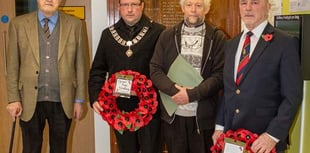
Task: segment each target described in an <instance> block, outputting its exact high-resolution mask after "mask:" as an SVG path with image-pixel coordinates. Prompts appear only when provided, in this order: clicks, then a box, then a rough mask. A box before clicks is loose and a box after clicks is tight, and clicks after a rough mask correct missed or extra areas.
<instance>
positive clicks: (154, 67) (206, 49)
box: [150, 0, 226, 153]
mask: <svg viewBox="0 0 310 153" xmlns="http://www.w3.org/2000/svg"><path fill="white" fill-rule="evenodd" d="M180 4H181V8H182V11H183V13H184V20H183V21H182V22H180V23H179V24H177V25H175V26H174V27H172V28H171V29H168V30H166V31H164V32H163V33H162V34H161V36H160V38H159V40H158V42H157V44H156V47H155V52H154V55H153V57H152V60H151V63H150V75H151V79H152V81H153V83H154V85H155V86H156V87H157V88H158V89H159V90H160V96H161V100H162V105H161V118H162V119H163V120H164V122H163V124H162V125H163V131H164V138H165V143H166V144H167V147H168V152H169V153H206V152H210V147H211V146H212V144H213V142H212V133H213V131H214V122H215V114H216V106H217V103H218V99H219V97H218V96H219V94H218V93H219V91H220V90H221V89H222V86H223V81H222V75H223V74H222V72H223V65H224V52H223V48H224V43H225V42H226V36H225V34H224V33H223V32H222V31H221V30H219V29H218V28H216V27H215V26H212V25H211V24H209V23H207V22H205V21H204V19H205V15H206V14H207V13H208V12H209V10H210V0H180Z"/></svg>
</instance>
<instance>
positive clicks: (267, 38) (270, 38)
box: [262, 34, 273, 42]
mask: <svg viewBox="0 0 310 153" xmlns="http://www.w3.org/2000/svg"><path fill="white" fill-rule="evenodd" d="M262 38H263V39H264V40H265V41H266V42H268V41H271V40H272V38H273V35H272V34H264V35H262Z"/></svg>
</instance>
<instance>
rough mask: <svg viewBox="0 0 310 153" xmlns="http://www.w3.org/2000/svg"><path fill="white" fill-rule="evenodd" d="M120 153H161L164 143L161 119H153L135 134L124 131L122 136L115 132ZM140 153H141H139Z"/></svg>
mask: <svg viewBox="0 0 310 153" xmlns="http://www.w3.org/2000/svg"><path fill="white" fill-rule="evenodd" d="M114 133H115V136H116V141H117V145H118V150H119V153H138V152H139V151H141V153H161V150H162V146H163V145H162V141H160V139H161V134H160V119H159V118H158V117H156V118H153V119H152V121H151V122H150V123H149V124H148V125H147V126H145V127H143V128H140V129H139V130H137V131H135V132H129V131H124V133H123V134H120V133H119V132H118V131H116V130H114ZM139 153H140V152H139Z"/></svg>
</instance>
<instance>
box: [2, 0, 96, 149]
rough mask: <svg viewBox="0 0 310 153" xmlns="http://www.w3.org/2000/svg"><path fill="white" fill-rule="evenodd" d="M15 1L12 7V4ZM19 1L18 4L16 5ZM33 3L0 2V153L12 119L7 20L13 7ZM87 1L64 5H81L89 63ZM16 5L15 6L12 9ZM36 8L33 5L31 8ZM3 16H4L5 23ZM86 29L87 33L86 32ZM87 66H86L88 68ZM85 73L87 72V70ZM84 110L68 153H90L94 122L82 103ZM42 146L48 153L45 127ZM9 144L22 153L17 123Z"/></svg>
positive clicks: (26, 0)
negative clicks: (8, 101)
mask: <svg viewBox="0 0 310 153" xmlns="http://www.w3.org/2000/svg"><path fill="white" fill-rule="evenodd" d="M15 2H16V4H15ZM19 2H21V3H19ZM30 2H31V3H33V2H35V0H15V1H14V0H1V1H0V18H1V21H0V34H1V35H0V153H5V152H8V150H9V142H10V135H11V129H12V119H11V118H10V117H9V115H8V113H7V111H6V105H7V93H6V82H5V63H6V62H5V53H6V52H7V42H8V37H7V35H8V25H9V21H10V20H11V19H12V18H13V17H14V16H15V8H16V9H19V7H20V6H19V5H17V4H25V3H26V4H27V3H30ZM90 2H91V1H90V0H86V1H85V0H66V1H65V4H64V5H65V6H74V7H76V6H82V7H84V10H85V20H83V21H84V27H85V38H86V41H87V44H89V45H88V48H89V50H87V51H86V52H87V55H88V56H87V57H88V58H87V59H88V62H87V63H90V56H89V51H90V50H91V46H90V44H91V43H90V42H91V40H90V39H87V38H91V36H90V34H91V29H90V27H91V16H90V14H91V13H90V12H91V10H90ZM15 6H16V7H15ZM32 7H34V9H36V6H32ZM24 13H27V12H22V13H19V15H20V14H24ZM6 16H7V17H8V22H6V23H5V22H3V21H6V19H7V18H6ZM86 27H88V28H87V30H86ZM89 65H90V64H88V65H87V66H88V67H89ZM87 73H88V71H87ZM84 108H85V110H84V112H85V113H84V115H83V118H82V120H80V121H74V120H73V122H72V126H71V130H70V134H69V138H68V150H67V152H68V153H94V152H95V146H94V144H95V143H94V121H93V111H92V109H91V108H90V107H89V104H88V103H86V104H85V107H84ZM43 139H44V143H43V146H42V153H49V146H48V127H47V126H46V129H45V130H44V135H43ZM14 140H15V141H14V145H13V153H21V152H22V141H21V140H22V135H21V131H20V127H19V123H18V122H17V123H16V128H15V139H14Z"/></svg>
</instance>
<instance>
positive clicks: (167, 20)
mask: <svg viewBox="0 0 310 153" xmlns="http://www.w3.org/2000/svg"><path fill="white" fill-rule="evenodd" d="M179 2H180V1H179V0H145V1H144V3H145V8H144V13H145V14H146V15H147V16H148V17H150V18H151V19H152V20H154V21H156V22H159V23H161V24H163V25H165V26H166V27H167V28H169V27H172V26H173V25H175V24H177V23H178V22H180V21H181V20H182V19H183V13H182V11H181V8H180V5H179ZM118 3H119V1H117V0H108V1H107V7H108V8H107V9H108V24H109V25H112V24H114V23H116V22H117V21H118V20H119V18H120V16H119V12H118ZM206 20H207V21H209V22H210V23H213V24H215V25H217V26H218V27H220V28H221V29H222V30H223V31H224V32H225V33H226V34H227V35H228V37H230V38H231V37H233V36H235V35H236V34H238V33H239V32H240V29H241V20H240V15H239V1H235V0H212V1H211V9H210V11H209V13H208V14H207V15H206ZM110 135H111V141H110V142H111V144H110V146H111V153H117V152H118V151H117V142H116V139H115V136H114V133H113V132H111V133H110ZM163 153H167V150H166V149H164V150H163Z"/></svg>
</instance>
